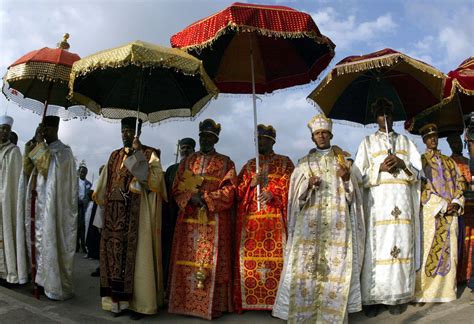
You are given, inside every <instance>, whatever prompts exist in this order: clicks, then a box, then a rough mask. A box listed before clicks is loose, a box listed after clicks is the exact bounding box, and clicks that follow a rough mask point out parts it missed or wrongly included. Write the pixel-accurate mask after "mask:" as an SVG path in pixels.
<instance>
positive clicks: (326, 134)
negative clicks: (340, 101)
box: [273, 114, 365, 323]
mask: <svg viewBox="0 0 474 324" xmlns="http://www.w3.org/2000/svg"><path fill="white" fill-rule="evenodd" d="M308 127H309V128H310V130H311V135H312V139H313V141H314V142H315V144H316V148H315V150H314V151H312V153H309V154H308V155H306V156H305V157H303V158H302V159H300V160H299V162H298V165H297V166H296V168H295V170H294V172H293V174H292V175H291V180H290V191H289V194H288V241H287V246H286V253H285V262H284V268H283V273H282V275H281V279H280V285H279V287H278V294H277V297H276V302H275V305H274V307H273V316H276V317H279V318H282V319H285V320H288V322H289V323H344V322H345V320H347V313H351V312H358V311H360V310H361V291H360V281H359V280H360V271H361V266H362V258H363V251H364V240H365V236H364V235H365V230H364V219H363V209H362V199H361V195H360V193H359V191H358V187H357V182H356V181H355V178H353V177H352V178H351V174H350V170H349V168H347V166H346V161H345V156H346V155H347V154H346V153H345V152H344V151H342V150H341V149H340V148H339V147H337V146H331V144H330V141H331V139H332V137H333V136H332V121H331V120H330V119H328V118H326V117H325V116H324V115H322V114H321V115H317V116H315V117H314V118H313V119H312V120H311V121H310V122H309V123H308Z"/></svg>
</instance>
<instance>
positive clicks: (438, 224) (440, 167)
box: [415, 150, 464, 302]
mask: <svg viewBox="0 0 474 324" xmlns="http://www.w3.org/2000/svg"><path fill="white" fill-rule="evenodd" d="M422 164H423V171H424V174H425V177H426V182H425V183H424V184H423V191H422V195H421V202H422V206H423V207H422V212H423V215H422V233H423V238H422V243H423V264H422V268H421V271H419V272H418V273H417V282H416V296H415V300H416V301H418V302H448V301H451V300H454V299H456V264H457V254H458V253H457V235H458V221H457V216H459V214H457V213H456V214H447V213H446V212H447V206H448V204H449V203H457V204H458V205H459V206H460V207H461V210H460V213H461V214H462V207H464V197H463V190H462V189H463V188H462V175H461V174H460V173H459V170H458V168H457V166H456V162H454V160H453V159H451V158H449V157H447V156H445V155H442V154H441V153H440V152H439V151H437V150H430V151H427V152H426V153H425V154H423V155H422Z"/></svg>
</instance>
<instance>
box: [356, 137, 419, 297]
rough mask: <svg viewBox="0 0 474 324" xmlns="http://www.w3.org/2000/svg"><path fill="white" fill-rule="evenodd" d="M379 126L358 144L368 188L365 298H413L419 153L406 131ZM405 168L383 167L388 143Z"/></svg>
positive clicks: (362, 178) (362, 179)
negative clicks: (389, 169) (386, 169)
mask: <svg viewBox="0 0 474 324" xmlns="http://www.w3.org/2000/svg"><path fill="white" fill-rule="evenodd" d="M389 139H390V144H388V141H387V135H386V133H383V132H380V131H377V132H376V133H375V134H372V135H369V136H367V137H365V138H364V140H363V141H362V143H361V144H360V146H359V149H358V152H357V155H356V158H355V162H354V173H355V174H356V175H357V178H358V181H359V184H360V186H361V187H362V188H363V189H364V213H365V217H366V222H365V223H366V228H367V237H366V244H365V257H364V264H363V270H362V280H361V283H362V304H364V305H372V304H387V305H396V304H402V303H406V302H409V301H410V300H412V299H413V297H414V292H415V271H416V269H418V268H419V267H420V221H419V209H420V208H419V206H420V180H419V179H420V172H421V170H422V167H421V157H420V153H419V152H418V150H417V149H416V146H415V144H413V142H411V141H410V140H409V139H408V138H407V137H406V136H404V135H400V134H397V133H394V132H390V133H389ZM389 148H390V149H391V150H392V152H393V153H394V154H395V155H396V156H397V157H399V158H400V159H402V160H403V161H404V162H405V165H406V167H407V170H399V172H397V173H396V174H394V175H392V174H390V173H388V172H380V166H381V164H382V163H383V161H384V159H385V158H386V157H387V152H388V149H389Z"/></svg>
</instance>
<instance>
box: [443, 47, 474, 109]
mask: <svg viewBox="0 0 474 324" xmlns="http://www.w3.org/2000/svg"><path fill="white" fill-rule="evenodd" d="M448 77H449V78H448V79H447V80H446V85H445V87H444V97H445V98H447V99H452V98H453V96H455V95H456V94H457V95H458V96H459V102H460V104H461V109H462V112H463V114H468V113H471V112H473V111H474V57H472V56H471V57H470V58H468V59H466V60H465V61H464V62H462V63H461V65H459V67H458V68H457V69H456V70H454V71H451V72H449V73H448Z"/></svg>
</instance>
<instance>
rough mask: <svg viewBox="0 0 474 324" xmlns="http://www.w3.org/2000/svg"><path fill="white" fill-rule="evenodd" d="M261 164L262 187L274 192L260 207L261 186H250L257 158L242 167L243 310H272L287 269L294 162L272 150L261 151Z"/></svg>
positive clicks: (237, 272)
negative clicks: (266, 153)
mask: <svg viewBox="0 0 474 324" xmlns="http://www.w3.org/2000/svg"><path fill="white" fill-rule="evenodd" d="M260 168H261V172H262V174H263V176H264V179H265V180H264V184H263V185H262V186H261V188H260V190H261V192H263V191H267V192H270V193H271V194H272V196H273V198H272V200H271V201H270V202H269V203H268V204H267V205H262V206H261V208H260V211H258V208H257V189H256V187H253V188H252V187H251V186H250V182H251V181H252V178H253V177H254V175H255V159H252V160H250V161H248V162H247V163H246V164H245V165H244V167H243V168H242V171H241V172H240V174H239V185H238V187H237V198H238V201H239V204H238V212H237V221H236V234H237V235H236V243H237V246H236V261H235V264H234V266H235V269H234V306H235V309H236V311H237V312H239V313H240V312H242V310H271V309H272V308H273V304H274V302H275V297H276V293H277V289H278V282H279V281H280V273H281V271H282V269H283V251H284V248H285V244H286V237H287V232H286V229H287V219H286V209H287V203H288V186H289V182H290V176H291V173H292V172H293V169H294V165H293V162H291V160H290V159H289V158H288V157H286V156H283V155H278V154H274V153H271V154H269V155H268V156H266V155H260Z"/></svg>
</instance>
